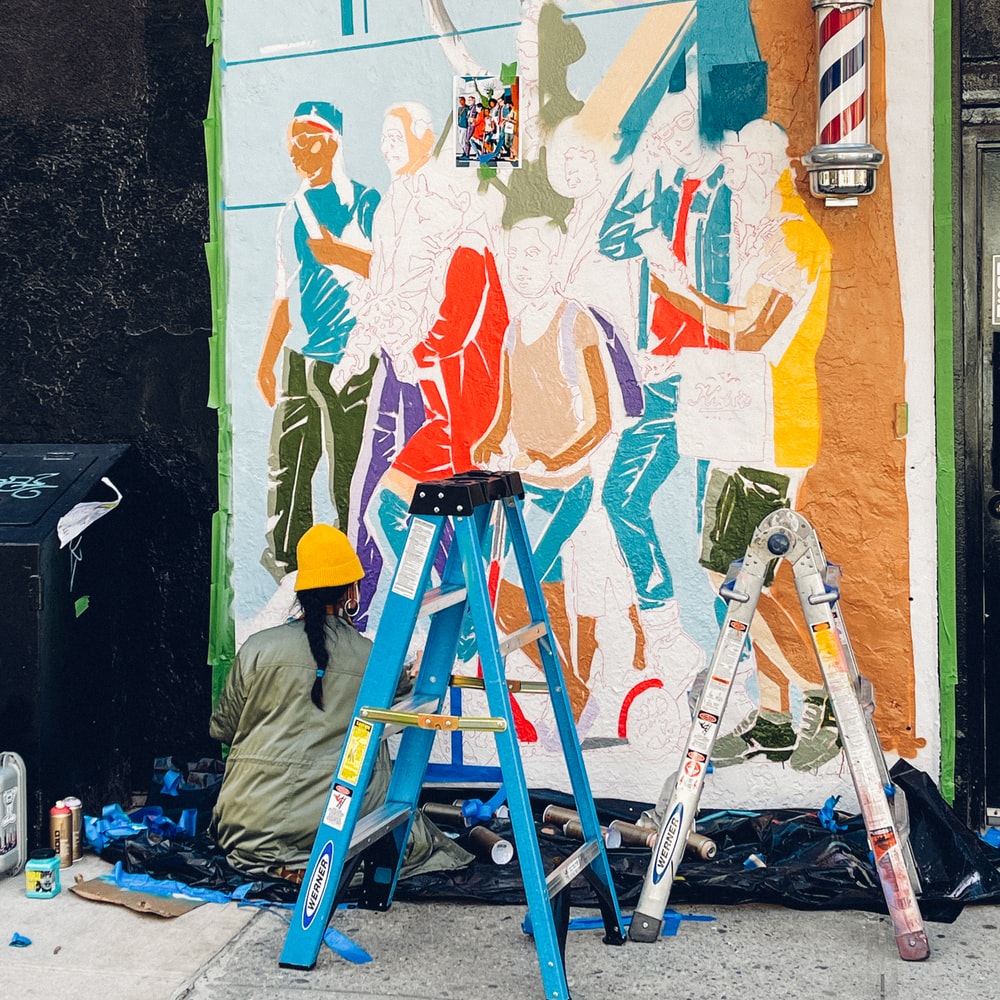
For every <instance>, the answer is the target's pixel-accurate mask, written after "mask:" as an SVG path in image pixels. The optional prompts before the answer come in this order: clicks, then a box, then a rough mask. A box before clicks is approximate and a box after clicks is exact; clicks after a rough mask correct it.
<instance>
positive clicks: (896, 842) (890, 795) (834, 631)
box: [629, 510, 930, 961]
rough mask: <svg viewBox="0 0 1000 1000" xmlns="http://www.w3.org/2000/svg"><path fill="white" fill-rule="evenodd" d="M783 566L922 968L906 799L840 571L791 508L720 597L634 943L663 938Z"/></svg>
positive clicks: (899, 921) (892, 896)
mask: <svg viewBox="0 0 1000 1000" xmlns="http://www.w3.org/2000/svg"><path fill="white" fill-rule="evenodd" d="M776 559H787V560H788V562H789V563H791V566H792V570H793V572H794V574H795V588H796V590H797V592H798V595H799V602H800V603H801V605H802V612H803V615H804V616H805V620H806V625H807V626H808V629H809V634H810V637H811V639H812V644H813V649H814V651H815V653H816V657H817V659H818V660H819V665H820V669H821V671H822V673H823V680H824V683H825V684H826V689H827V692H828V693H829V696H830V703H831V705H832V707H833V713H834V715H835V716H836V721H837V728H838V730H839V732H840V739H841V743H842V745H843V748H844V754H845V756H846V757H847V765H848V768H849V769H850V772H851V777H852V779H853V781H854V787H855V789H856V791H857V795H858V801H859V803H860V806H861V814H862V816H863V817H864V821H865V827H866V829H867V831H868V838H869V841H870V843H871V847H872V853H873V855H874V858H875V868H876V871H877V873H878V878H879V881H880V882H881V885H882V891H883V893H884V895H885V902H886V907H887V909H888V911H889V916H890V918H891V920H892V924H893V928H894V931H895V936H896V945H897V947H898V948H899V954H900V956H901V957H902V958H904V959H907V960H909V961H919V960H921V959H924V958H927V956H928V955H929V954H930V949H929V947H928V944H927V935H926V934H925V933H924V929H923V920H922V918H921V915H920V909H919V907H918V906H917V901H916V896H915V893H916V892H917V891H919V884H918V881H917V874H916V867H915V865H914V864H913V858H912V854H911V852H910V847H909V842H908V841H907V839H906V835H905V829H906V822H905V820H904V818H903V810H905V799H904V797H903V794H902V792H901V791H898V790H896V789H895V788H894V787H893V785H892V782H891V780H890V778H889V774H888V769H887V768H886V764H885V758H884V757H883V755H882V749H881V747H880V745H879V742H878V736H877V734H876V732H875V727H874V725H873V723H872V719H871V713H870V711H867V710H866V708H865V707H863V706H862V701H864V702H866V703H870V701H871V696H870V685H868V683H867V681H866V680H865V679H864V678H862V677H861V676H860V675H859V673H858V668H857V663H856V661H855V659H854V653H853V650H852V649H851V643H850V639H849V638H848V635H847V629H846V627H845V626H844V622H843V619H842V618H841V616H840V611H839V607H838V602H839V599H840V591H839V589H838V587H837V585H836V584H837V580H836V576H837V568H836V567H835V566H832V565H831V564H828V563H827V561H826V558H825V556H824V555H823V550H822V548H821V547H820V544H819V540H818V539H817V537H816V533H815V531H813V529H812V527H811V526H810V524H809V523H808V522H807V521H806V520H805V518H803V517H802V516H801V515H799V514H797V513H796V512H795V511H792V510H779V511H774V512H773V513H771V514H769V515H768V516H767V517H765V518H764V520H763V521H761V523H760V525H759V526H758V527H757V530H756V531H755V532H754V535H753V538H752V539H751V541H750V545H749V547H748V548H747V552H746V556H745V558H744V559H743V560H742V562H741V563H734V567H737V572H736V574H735V577H734V576H733V575H732V574H730V578H729V579H728V580H727V581H726V583H725V584H724V585H723V586H722V588H721V589H720V591H719V593H720V594H721V596H722V597H723V598H724V599H725V600H726V602H727V611H726V617H725V620H724V621H723V623H722V630H721V633H720V635H719V640H718V642H717V643H716V646H715V652H714V654H713V656H712V661H711V663H710V664H709V668H708V676H707V678H706V680H705V686H704V689H703V690H702V693H701V697H700V699H699V701H698V705H697V707H696V709H695V713H694V719H693V721H692V724H691V730H690V735H689V736H688V742H687V749H686V750H685V752H684V756H683V758H682V760H681V764H680V768H679V769H678V772H677V778H676V781H675V786H674V790H673V794H672V795H671V797H670V800H669V804H668V805H667V808H666V810H665V816H666V819H665V820H664V823H663V825H662V827H661V828H660V833H659V836H658V838H657V841H656V844H655V846H654V847H653V854H652V857H651V859H650V863H649V868H648V869H647V871H646V878H645V882H644V883H643V888H642V895H641V896H640V898H639V903H638V906H637V907H636V910H635V913H634V914H633V917H632V923H631V926H630V927H629V938H631V939H632V940H633V941H644V942H651V941H655V940H656V939H657V938H658V937H659V935H660V928H661V926H662V924H663V912H664V909H665V907H666V905H667V900H668V898H669V896H670V889H671V884H672V882H673V879H674V876H675V875H676V874H677V869H678V866H679V865H680V862H681V859H682V857H683V856H684V845H685V844H686V842H687V838H688V834H689V832H690V831H691V828H692V823H693V821H694V817H695V813H696V812H697V809H698V800H699V799H700V798H701V791H702V788H703V786H704V783H705V774H706V771H707V768H708V762H709V761H710V760H711V757H712V748H713V746H714V744H715V738H716V736H717V735H718V731H719V725H720V722H721V719H722V715H723V712H724V711H725V708H726V703H727V701H728V699H729V692H730V689H731V687H732V683H733V680H734V678H735V677H736V669H737V667H738V666H739V662H740V658H741V656H742V654H743V649H744V647H745V645H746V643H747V642H748V641H749V636H750V624H751V622H752V621H753V616H754V612H755V611H756V609H757V602H758V601H759V600H760V594H761V590H762V589H763V586H764V579H765V575H766V573H767V570H768V566H769V564H770V563H772V562H773V561H774V560H776ZM897 813H898V814H899V815H898V816H897Z"/></svg>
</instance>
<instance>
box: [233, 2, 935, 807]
mask: <svg viewBox="0 0 1000 1000" xmlns="http://www.w3.org/2000/svg"><path fill="white" fill-rule="evenodd" d="M363 6H364V12H363V13H364V16H363V18H362V17H361V16H355V17H354V18H353V20H352V23H351V31H350V32H347V31H346V30H344V26H343V25H338V24H336V23H331V22H329V21H328V20H327V19H324V17H323V16H321V15H322V10H323V9H325V8H323V5H322V4H319V3H317V2H306V0H300V2H296V3H294V4H293V5H292V7H290V8H288V9H287V11H286V13H285V14H283V15H282V17H281V18H279V19H277V20H276V18H275V16H273V15H272V16H269V18H268V20H267V21H266V22H259V23H258V22H255V21H253V20H252V19H250V18H248V17H240V16H235V17H234V18H232V19H231V20H229V21H227V22H226V27H225V32H226V34H225V38H224V45H225V51H226V68H225V74H224V78H223V95H224V123H225V124H224V128H225V137H226V139H225V157H224V185H225V209H226V248H227V250H226V252H227V265H228V274H229V278H228V282H229V286H228V297H227V314H228V323H227V345H228V346H227V351H228V366H229V370H228V381H229V391H230V394H231V403H232V420H233V427H232V435H233V458H234V462H233V466H234V481H233V484H232V490H233V499H232V511H231V515H232V517H231V529H230V555H231V558H232V563H233V576H232V587H233V592H234V595H235V604H234V614H235V618H236V627H237V638H238V640H242V639H243V638H245V637H246V636H247V635H249V634H250V633H251V632H252V631H254V630H256V629H258V628H261V627H264V626H267V625H271V624H276V623H279V622H281V621H283V620H285V618H286V617H287V616H288V615H290V614H294V613H295V604H294V581H295V572H296V564H295V548H296V544H297V542H298V540H299V539H300V538H301V536H302V534H303V533H304V532H305V531H306V530H307V529H308V528H309V527H310V526H311V525H312V524H314V523H317V522H327V523H330V524H334V525H337V526H339V527H340V528H341V529H343V530H344V531H345V532H346V533H347V534H348V536H349V538H350V539H351V541H352V543H353V544H354V545H355V547H356V548H357V551H358V553H359V555H360V557H361V560H362V563H363V565H364V567H365V577H364V579H363V581H362V583H361V602H360V603H361V607H360V612H359V615H358V617H357V619H356V620H357V623H358V625H359V627H361V628H362V629H364V630H367V632H368V633H369V634H374V631H375V630H376V629H377V627H378V626H379V623H380V620H381V609H382V607H383V605H384V602H385V596H386V593H387V590H388V588H389V586H390V584H391V580H392V574H393V572H394V569H395V566H396V564H397V562H398V560H399V557H400V553H401V552H402V548H403V544H404V542H405V538H406V531H407V524H408V507H409V503H410V499H411V497H412V495H413V491H414V487H415V486H416V484H417V483H420V482H423V481H427V480H433V479H437V478H441V477H445V476H449V475H452V474H455V473H459V472H463V471H466V470H468V469H471V468H482V469H516V470H517V471H518V472H519V473H520V474H521V478H522V481H523V483H524V488H525V514H526V522H527V525H528V530H529V535H530V538H531V541H532V545H533V552H534V556H535V560H536V562H537V565H538V570H539V574H540V576H541V579H542V585H543V591H544V594H545V597H546V601H547V605H548V610H549V614H550V617H551V619H552V625H553V630H554V633H555V636H556V639H557V645H558V654H559V659H560V662H561V665H562V668H563V671H564V675H565V677H566V683H567V687H568V690H569V692H570V697H571V703H572V707H573V713H574V717H575V720H576V724H577V729H578V733H579V736H580V739H581V741H582V744H583V747H584V749H585V751H587V760H588V768H592V769H593V772H592V773H593V774H594V775H595V776H596V777H595V779H594V784H595V791H596V793H597V794H611V793H612V791H614V792H615V793H616V794H623V795H629V796H633V797H637V798H647V799H650V798H652V799H655V797H656V796H657V794H658V793H659V788H660V785H661V784H662V782H663V780H664V779H665V778H666V777H667V775H668V774H669V773H670V771H672V770H673V769H674V768H675V767H676V760H677V756H678V754H679V753H680V751H681V750H682V749H683V745H684V741H685V738H686V735H687V730H688V726H689V725H690V720H691V706H692V705H693V703H694V700H695V698H696V696H697V691H698V690H699V689H700V686H701V684H702V683H703V681H704V672H705V670H706V667H707V664H708V662H709V660H710V658H711V655H712V651H713V649H714V647H715V643H716V641H717V639H718V632H719V623H720V622H721V620H722V617H723V615H724V605H723V603H722V600H721V599H720V598H719V597H718V594H717V589H718V587H719V585H720V583H721V582H722V581H723V579H724V577H725V574H726V573H727V572H728V570H729V566H730V563H731V562H732V561H733V560H734V559H739V558H740V557H741V556H742V555H743V553H744V551H745V549H746V547H747V544H748V542H749V540H750V537H751V534H752V532H753V529H754V528H755V526H756V525H757V524H758V523H759V522H760V520H761V519H762V518H763V517H764V516H766V515H767V514H768V513H770V512H771V511H774V510H776V509H780V508H783V507H791V508H794V509H796V510H801V511H802V512H803V513H804V514H805V515H806V516H807V517H810V518H811V519H812V520H813V522H814V524H815V525H816V527H817V530H818V531H819V533H820V537H821V538H822V539H823V540H824V545H825V546H826V547H827V548H828V549H829V550H830V551H832V552H837V551H838V549H843V550H845V551H846V550H847V548H848V543H847V541H846V539H847V538H848V537H849V536H848V534H845V530H844V526H843V523H842V522H841V521H840V520H839V519H838V518H837V517H836V516H834V515H833V514H831V512H830V510H829V507H828V506H824V503H823V500H822V498H823V497H824V496H828V495H830V491H831V488H833V489H834V491H835V490H836V477H837V475H838V474H839V472H838V464H837V463H838V461H839V459H838V455H837V452H836V448H837V447H838V444H837V442H838V440H839V437H838V435H829V434H827V433H826V432H827V430H828V426H829V425H828V424H827V421H828V415H829V414H830V413H831V412H834V410H833V409H832V408H836V407H838V406H842V407H850V406H851V403H850V399H851V391H850V388H849V387H845V386H844V384H843V382H842V380H840V379H838V378H837V377H836V376H835V375H834V374H832V373H835V372H836V371H837V363H836V358H837V356H838V355H837V352H839V351H842V350H844V349H845V344H846V343H848V342H850V341H851V340H852V339H853V338H855V337H856V334H855V333H854V332H853V331H852V328H851V322H850V311H849V310H850V305H849V303H848V304H847V305H846V306H844V298H843V297H842V298H841V299H840V300H838V301H840V302H841V306H842V307H844V308H846V309H847V311H846V312H844V313H842V314H838V315H836V316H835V315H834V313H833V311H832V309H831V301H832V297H833V296H834V295H835V294H837V292H836V289H835V288H834V286H833V284H832V279H833V264H832V262H833V257H834V253H835V250H836V247H835V244H834V242H833V240H834V238H835V236H833V235H831V233H829V232H827V231H826V230H825V228H824V226H823V225H822V224H821V216H822V209H821V208H819V207H818V203H817V202H816V201H809V200H808V194H807V192H808V183H807V181H806V178H805V175H804V171H803V170H802V169H801V167H800V166H799V165H798V164H797V163H796V162H795V161H793V159H792V155H791V151H790V138H789V134H788V133H787V132H786V128H787V127H788V124H787V123H786V122H783V121H782V120H781V119H780V118H779V117H778V116H777V115H776V114H775V113H774V111H773V110H772V109H771V104H770V103H769V96H770V91H771V90H772V89H773V88H774V87H775V86H778V87H779V88H780V87H787V85H788V83H787V81H789V80H794V79H799V78H801V74H802V73H803V72H804V70H802V68H801V67H799V66H798V65H797V64H796V63H795V62H794V59H793V58H792V56H791V55H788V56H787V60H788V62H787V65H786V63H785V61H784V60H785V58H786V57H785V56H783V55H782V54H781V53H780V52H775V51H772V52H771V53H770V55H769V57H768V56H767V55H765V53H763V52H762V51H761V46H760V42H759V35H760V34H761V33H762V29H767V30H765V31H763V34H764V35H765V36H766V37H768V38H770V37H772V35H773V31H771V25H772V23H773V22H774V19H775V18H777V17H778V15H777V14H776V13H773V12H767V11H765V10H764V9H763V8H762V7H761V5H758V4H751V3H750V2H749V0H674V2H662V3H644V4H621V3H615V2H612V0H564V2H562V3H559V4H557V3H555V2H549V0H545V2H539V0H523V2H521V3H518V2H516V0H493V2H489V3H486V2H478V0H475V2H465V0H463V2H462V3H457V2H449V0H425V2H423V3H419V4H418V3H413V4H405V5H399V6H398V7H397V6H395V5H394V6H393V9H392V12H391V15H390V13H389V12H388V11H387V10H386V9H385V8H383V7H374V6H372V5H368V4H365V5H363ZM810 17H811V13H810V12H809V11H806V14H805V15H803V16H802V18H800V20H802V23H803V24H804V25H805V26H807V27H809V26H810V20H809V18H810ZM279 21H280V24H279V23H278V22H279ZM293 24H294V25H295V26H296V27H295V32H293V33H292V34H295V36H296V38H308V39H309V40H308V42H302V41H295V40H293V39H292V38H291V35H290V32H291V27H290V26H291V25H293ZM769 60H770V61H769ZM514 167H516V168H517V169H510V168H514ZM823 217H824V218H825V216H823ZM887 218H888V220H889V224H890V225H891V203H889V212H888V215H887ZM836 238H842V237H836ZM887 294H890V295H893V296H895V298H896V300H897V301H898V295H899V292H898V288H895V289H891V290H890V292H889V293H887ZM895 350H896V351H897V352H898V353H900V355H901V351H902V347H901V338H900V340H899V341H897V343H896V346H895ZM824 351H826V352H827V357H828V361H827V365H826V367H825V368H824V366H823V363H822V355H823V352H824ZM900 367H901V362H900ZM873 447H874V445H873ZM879 461H881V459H880V460H879ZM856 464H857V462H856V461H855V462H854V465H856ZM903 466H904V463H902V462H900V463H899V466H898V468H896V469H894V471H893V472H892V474H891V475H890V476H889V477H888V481H886V476H885V475H883V476H882V477H881V480H882V481H881V482H880V484H879V486H878V490H879V491H883V492H884V491H886V490H888V491H889V492H890V493H891V495H892V496H894V497H897V498H902V502H901V503H900V504H899V505H898V507H897V508H895V509H896V510H898V511H901V512H902V513H895V514H892V515H891V516H892V517H896V518H897V521H896V522H895V523H896V528H895V529H893V530H894V534H893V538H894V539H896V541H894V542H893V544H894V545H896V546H897V547H896V548H895V549H894V550H893V553H894V557H896V558H898V559H899V560H901V565H902V566H904V567H905V566H906V565H907V558H908V556H907V550H906V513H905V506H906V505H905V478H904V477H905V470H904V468H903ZM852 467H853V466H852ZM860 488H861V489H862V490H863V489H866V488H868V487H866V486H865V484H864V483H861V484H860ZM872 489H873V490H874V489H875V488H874V487H872ZM888 506H891V504H889V505H888ZM897 529H898V530H897ZM498 562H499V566H498V575H499V579H498V587H497V595H496V600H497V616H498V621H499V623H500V625H501V628H502V630H503V631H504V632H511V631H513V630H515V629H517V628H518V627H520V626H521V625H523V624H524V622H525V619H524V614H525V612H524V611H523V596H522V594H521V589H520V581H519V579H518V578H517V575H516V573H512V572H510V570H509V567H508V563H510V564H511V565H512V564H513V560H506V559H505V558H504V554H503V553H501V554H500V556H499V558H498ZM442 565H443V563H442V562H441V561H440V560H439V562H438V564H437V572H440V570H441V567H442ZM866 573H869V571H867V570H866V571H865V572H863V573H862V575H861V579H862V581H863V582H866V581H867V579H868V578H869V576H873V575H874V570H873V571H871V572H870V573H869V576H866V575H865V574H866ZM894 600H897V605H898V613H899V614H908V607H907V606H906V604H905V601H906V598H905V596H902V597H900V598H898V599H896V598H894ZM750 639H751V641H750V642H749V643H748V645H747V649H746V652H745V655H744V662H743V663H742V665H741V667H740V670H739V672H738V674H737V678H736V683H735V684H734V690H733V692H732V696H731V699H730V705H729V708H728V710H727V713H726V719H725V721H724V724H723V726H722V728H721V733H722V735H721V737H720V739H719V741H718V744H717V746H716V756H715V759H714V764H715V774H714V775H713V776H712V778H711V779H710V783H709V786H708V789H707V793H706V794H708V795H709V798H711V795H712V794H714V793H713V788H714V789H716V791H717V793H718V794H719V795H726V796H729V802H730V804H732V803H733V802H734V801H736V800H739V799H740V797H741V796H745V795H746V789H745V785H746V782H745V778H743V777H740V776H739V775H741V774H743V775H745V774H746V773H748V769H753V770H754V772H755V773H757V772H760V771H762V770H763V771H764V772H766V773H769V766H770V765H774V764H778V765H780V770H781V771H782V773H785V774H788V775H791V776H792V783H791V786H790V787H791V788H792V789H793V791H792V792H791V793H790V797H791V798H794V796H795V794H796V793H795V791H794V789H796V788H797V789H802V788H812V787H814V785H815V786H816V787H819V786H820V785H821V786H822V787H823V788H824V789H830V788H833V787H836V788H837V789H839V788H840V785H838V784H836V783H837V782H841V783H842V782H843V778H844V766H843V757H842V750H841V746H840V741H839V737H838V732H837V729H836V725H835V721H834V719H833V716H832V713H831V711H830V707H829V702H828V698H827V695H826V692H825V689H824V687H823V683H822V678H821V676H820V674H819V670H818V667H817V665H816V662H815V659H814V656H813V654H812V651H811V647H810V644H809V640H808V636H807V635H806V634H805V632H804V629H803V624H802V620H801V610H800V608H799V605H798V598H797V596H796V593H795V589H794V586H793V585H792V582H791V579H790V574H787V573H783V572H779V573H778V576H777V577H776V578H775V579H774V580H769V581H768V587H767V588H766V590H765V592H764V595H763V597H762V599H761V602H760V606H759V610H758V613H757V615H756V618H755V620H754V623H753V625H752V628H751V635H750ZM862 639H863V640H864V634H863V635H862ZM879 641H883V642H884V641H885V640H884V638H883V639H880V640H879ZM898 641H899V647H898V650H897V651H896V653H894V655H893V656H892V657H888V658H885V657H883V658H880V660H879V663H878V664H876V668H875V670H874V671H872V673H873V680H874V681H875V684H876V689H877V690H878V689H879V688H881V689H883V690H891V691H892V692H893V696H892V698H891V700H890V701H889V703H888V704H887V705H883V706H882V707H880V709H879V711H880V712H881V713H882V714H881V716H880V717H879V721H880V722H881V723H882V725H883V731H884V733H885V734H886V743H887V749H890V750H895V751H897V752H899V753H900V754H901V755H903V756H908V757H911V758H914V757H915V756H916V755H917V754H918V752H919V751H920V750H921V748H922V747H923V746H924V740H923V737H922V736H920V735H918V726H917V721H918V720H917V718H916V709H915V704H916V699H915V696H914V693H913V692H914V677H913V668H912V650H911V649H910V648H909V645H908V633H906V631H905V630H903V631H902V632H901V633H900V637H899V640H898ZM897 654H898V655H897ZM456 670H457V671H459V672H463V673H472V674H474V673H475V670H476V658H475V645H474V641H473V639H472V636H471V635H466V636H465V637H464V638H463V641H462V643H460V648H459V662H458V663H457V664H456ZM508 672H509V674H510V676H512V677H520V678H523V679H537V678H538V676H539V669H538V662H537V659H536V658H535V656H533V654H532V650H531V647H528V648H527V649H525V650H521V651H518V652H516V653H514V654H512V655H511V656H510V657H509V659H508ZM536 701H537V702H538V703H537V704H536V703H533V701H532V699H530V698H527V697H522V698H519V699H518V700H517V703H516V705H515V711H516V716H517V720H518V734H519V737H520V738H521V741H522V747H523V751H524V755H525V759H526V762H527V766H528V767H529V771H530V776H531V778H532V780H533V781H538V783H540V784H541V783H546V782H549V783H554V784H558V782H559V780H560V779H559V776H558V761H559V753H558V738H557V735H556V730H555V726H554V722H553V720H552V718H551V717H550V716H549V715H548V714H546V713H547V709H546V708H544V707H542V706H543V703H544V701H545V700H544V699H539V700H536ZM467 702H468V704H469V706H472V707H470V708H469V709H468V710H470V711H472V710H474V707H475V704H476V701H475V695H474V694H469V695H468V697H467ZM482 707H484V710H485V702H483V706H482ZM441 753H442V754H444V755H445V756H447V749H446V748H443V747H442V749H441ZM492 754H493V746H492V740H491V739H490V738H489V737H488V736H482V735H479V736H477V735H474V734H471V735H470V734H467V735H466V737H465V759H466V761H470V762H489V761H491V760H492ZM770 770H774V769H770ZM727 775H728V776H727ZM779 797H780V796H779ZM824 798H825V795H824Z"/></svg>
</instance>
